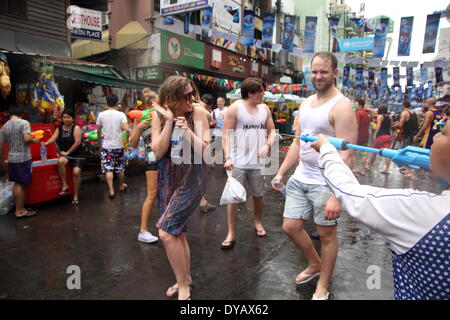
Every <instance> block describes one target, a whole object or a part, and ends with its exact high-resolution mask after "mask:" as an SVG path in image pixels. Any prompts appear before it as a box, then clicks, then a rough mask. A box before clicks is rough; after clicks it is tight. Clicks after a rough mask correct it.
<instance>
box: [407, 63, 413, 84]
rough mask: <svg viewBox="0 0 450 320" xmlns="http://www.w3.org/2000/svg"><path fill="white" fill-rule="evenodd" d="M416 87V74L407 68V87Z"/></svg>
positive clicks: (410, 68)
mask: <svg viewBox="0 0 450 320" xmlns="http://www.w3.org/2000/svg"><path fill="white" fill-rule="evenodd" d="M413 85H414V72H413V68H412V67H407V68H406V86H407V87H412V86H413Z"/></svg>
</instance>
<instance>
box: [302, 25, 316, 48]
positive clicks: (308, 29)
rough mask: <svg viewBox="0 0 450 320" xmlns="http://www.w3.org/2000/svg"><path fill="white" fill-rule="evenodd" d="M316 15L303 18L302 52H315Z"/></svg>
mask: <svg viewBox="0 0 450 320" xmlns="http://www.w3.org/2000/svg"><path fill="white" fill-rule="evenodd" d="M316 30H317V17H306V20H305V42H304V44H303V52H315V51H314V47H315V43H316Z"/></svg>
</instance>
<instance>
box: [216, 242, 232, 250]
mask: <svg viewBox="0 0 450 320" xmlns="http://www.w3.org/2000/svg"><path fill="white" fill-rule="evenodd" d="M235 244H236V240H231V241H230V240H224V241H223V242H222V245H221V246H220V248H221V249H222V250H230V249H233V247H234V245H235Z"/></svg>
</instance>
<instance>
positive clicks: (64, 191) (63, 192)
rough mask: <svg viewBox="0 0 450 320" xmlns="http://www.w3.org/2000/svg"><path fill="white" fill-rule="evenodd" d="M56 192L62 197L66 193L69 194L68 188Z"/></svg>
mask: <svg viewBox="0 0 450 320" xmlns="http://www.w3.org/2000/svg"><path fill="white" fill-rule="evenodd" d="M58 194H59V196H60V197H64V196H65V195H66V194H69V188H66V189H62V190H61V191H60V192H59V193H58Z"/></svg>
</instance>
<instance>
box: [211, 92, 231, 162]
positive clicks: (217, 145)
mask: <svg viewBox="0 0 450 320" xmlns="http://www.w3.org/2000/svg"><path fill="white" fill-rule="evenodd" d="M225 111H227V109H226V108H225V98H224V97H217V108H216V109H214V110H213V111H212V112H211V114H212V119H213V122H214V123H215V127H214V130H213V137H214V149H215V155H214V162H215V163H222V162H223V148H222V136H223V129H222V128H223V121H224V119H225Z"/></svg>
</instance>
